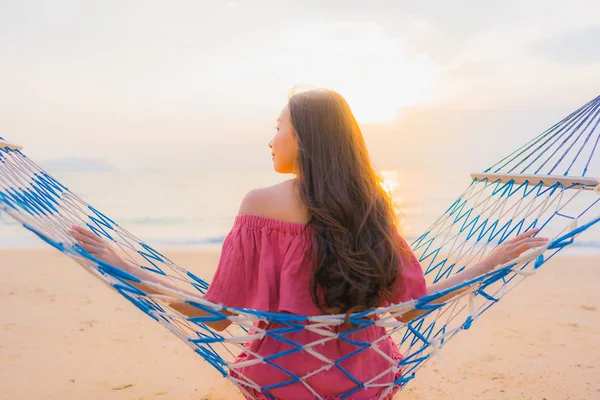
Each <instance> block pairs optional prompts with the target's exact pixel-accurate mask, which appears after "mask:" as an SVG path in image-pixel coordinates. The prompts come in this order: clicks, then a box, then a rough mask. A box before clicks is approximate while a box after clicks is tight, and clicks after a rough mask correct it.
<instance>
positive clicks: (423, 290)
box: [392, 236, 427, 304]
mask: <svg viewBox="0 0 600 400" xmlns="http://www.w3.org/2000/svg"><path fill="white" fill-rule="evenodd" d="M398 238H399V241H400V244H401V248H402V256H401V258H400V259H401V261H400V263H399V266H398V268H399V269H398V278H397V279H396V285H395V287H394V294H393V297H392V304H398V303H403V302H405V301H409V300H415V299H418V298H420V297H423V296H425V295H426V294H427V283H426V282H425V276H424V275H423V268H422V267H421V264H420V263H419V261H418V260H417V257H416V256H415V254H414V253H413V251H412V250H411V248H410V246H409V245H408V244H407V243H406V241H405V240H404V239H403V238H402V237H400V236H398Z"/></svg>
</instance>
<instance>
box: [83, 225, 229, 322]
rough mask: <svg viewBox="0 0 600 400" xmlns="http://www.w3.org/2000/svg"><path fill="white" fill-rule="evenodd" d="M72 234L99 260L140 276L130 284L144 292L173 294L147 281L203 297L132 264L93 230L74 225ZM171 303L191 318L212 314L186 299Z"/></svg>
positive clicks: (227, 313) (226, 313)
mask: <svg viewBox="0 0 600 400" xmlns="http://www.w3.org/2000/svg"><path fill="white" fill-rule="evenodd" d="M71 234H72V235H73V237H74V238H75V239H77V242H78V243H79V245H80V246H81V247H83V249H84V250H85V251H87V252H88V253H90V254H91V255H92V256H94V257H96V258H97V259H99V260H102V261H104V262H106V263H108V264H110V265H114V266H115V267H117V268H120V269H122V270H123V271H125V272H127V273H129V274H131V275H133V276H135V277H137V278H139V279H140V280H141V281H142V282H134V281H131V280H129V281H128V282H129V284H130V285H132V286H134V287H136V288H138V289H140V290H141V291H143V292H144V293H147V294H167V295H168V294H171V293H170V292H168V291H161V290H160V288H157V287H155V286H153V285H148V284H147V283H146V282H151V283H157V284H159V285H161V286H163V287H165V288H166V289H167V290H169V289H171V290H173V291H177V292H181V293H184V294H186V295H188V296H193V297H200V298H201V297H202V296H200V295H199V293H197V292H190V291H187V290H185V289H182V288H180V287H179V286H177V285H174V284H172V283H170V282H166V281H164V280H162V279H159V278H158V277H157V276H156V275H155V274H152V273H150V272H146V271H144V270H143V269H141V268H138V267H137V266H136V265H133V264H131V263H130V262H128V261H127V260H125V259H124V258H122V257H121V256H120V255H119V253H118V252H117V251H116V250H115V249H114V248H113V247H112V246H111V245H110V244H109V243H107V242H106V241H105V240H104V239H102V238H100V237H98V236H97V235H96V234H94V233H93V232H91V231H89V230H88V229H85V228H82V227H80V226H73V227H72V228H71ZM169 305H170V306H171V308H173V309H174V310H177V311H179V312H180V313H182V314H183V315H186V316H188V317H190V318H193V317H205V316H210V315H212V314H210V313H208V312H206V311H204V310H201V309H199V308H197V307H194V306H192V305H191V304H188V303H186V302H185V301H173V302H169ZM220 312H222V313H223V314H225V315H233V314H232V313H230V312H227V311H223V310H222V311H220ZM230 324H231V321H229V320H227V319H225V320H222V321H216V322H206V323H205V325H208V326H210V327H211V328H213V329H215V330H217V331H222V330H224V329H225V328H227V327H228V326H229V325H230Z"/></svg>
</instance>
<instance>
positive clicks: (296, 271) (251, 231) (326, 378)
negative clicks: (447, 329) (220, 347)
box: [204, 214, 427, 400]
mask: <svg viewBox="0 0 600 400" xmlns="http://www.w3.org/2000/svg"><path fill="white" fill-rule="evenodd" d="M304 228H305V226H304V225H303V224H299V223H292V222H284V221H280V220H275V219H271V218H267V217H262V216H256V215H248V214H240V215H238V216H237V217H236V219H235V223H234V226H233V228H232V230H231V232H230V233H229V234H228V235H227V237H226V238H225V242H224V243H223V248H222V253H221V258H220V261H219V266H218V268H217V271H216V273H215V276H214V278H213V281H212V283H211V284H210V287H209V289H208V291H207V292H206V294H205V296H204V297H205V298H206V299H207V300H209V301H211V302H214V303H218V304H223V305H226V306H229V307H239V308H251V309H256V310H262V311H270V312H281V313H293V314H298V315H306V316H314V315H321V314H322V313H321V312H320V310H319V309H318V307H317V306H316V305H315V304H314V303H313V301H312V299H311V295H310V280H311V276H312V244H313V231H312V228H311V227H310V226H309V227H308V228H306V229H304ZM398 240H399V241H401V243H402V245H403V246H405V247H406V248H407V249H408V246H407V245H406V243H405V242H404V240H403V239H402V238H400V236H398ZM408 251H409V252H410V250H408ZM408 254H411V257H409V258H407V259H406V260H405V261H404V262H402V264H401V265H399V266H398V268H399V275H400V276H401V278H400V279H398V280H397V282H398V283H397V285H396V287H395V289H394V295H393V299H392V303H394V304H395V303H400V302H404V301H408V300H411V299H416V298H419V297H422V296H424V295H425V294H427V288H426V284H425V278H424V276H423V271H422V269H421V266H420V265H419V262H418V261H417V259H416V258H415V257H414V255H412V253H408ZM386 305H388V304H382V306H386ZM260 327H261V328H262V329H267V330H272V329H277V328H282V327H284V326H283V325H280V324H276V323H269V324H268V325H266V324H265V323H262V325H261V326H260ZM384 334H385V329H384V328H382V327H378V326H375V325H372V326H369V327H367V328H365V329H362V330H359V331H357V332H354V333H352V334H350V335H349V336H348V339H351V340H352V341H356V342H364V343H373V342H374V341H375V340H376V339H378V338H380V337H381V336H383V335H384ZM282 336H283V337H285V338H286V339H287V340H289V341H293V342H295V343H298V344H307V343H311V342H314V341H316V340H319V339H322V338H323V336H321V335H319V334H318V333H314V332H311V331H309V330H306V329H302V330H300V331H298V332H292V333H286V334H283V335H282ZM377 346H378V348H379V350H380V351H382V352H383V353H384V354H387V355H388V356H389V357H391V358H392V359H394V360H396V361H400V360H401V359H402V354H400V352H399V351H398V348H397V346H396V344H395V343H394V342H393V340H392V339H391V338H388V339H387V340H382V341H380V342H378V344H377ZM246 348H247V349H248V350H249V352H252V353H254V354H259V355H260V356H263V357H267V356H269V355H273V354H276V353H281V352H284V351H288V350H290V349H294V347H293V346H292V345H291V344H289V343H285V342H283V341H280V340H278V339H275V338H273V337H271V336H269V335H265V336H264V337H263V338H262V339H257V340H254V341H251V342H249V343H247V344H246ZM360 348H361V347H360V346H357V345H355V344H352V343H349V342H346V341H341V340H332V341H329V342H326V343H324V344H322V345H318V346H317V347H315V350H317V351H318V352H319V353H320V354H322V355H324V356H325V357H327V358H328V359H330V360H339V359H340V358H342V357H343V356H344V355H346V354H349V353H351V352H354V351H356V350H358V349H360ZM249 352H243V353H241V354H240V355H239V356H238V357H237V359H236V360H235V362H236V363H238V362H244V361H248V360H251V359H253V358H254V356H252V355H251V354H249ZM270 362H271V363H273V364H276V365H277V366H279V367H280V368H281V369H280V368H278V367H277V366H274V365H270V364H268V363H265V362H262V363H258V364H253V365H249V366H246V367H243V368H239V369H235V370H231V373H232V375H233V376H235V377H236V378H237V379H240V380H242V381H244V380H246V379H249V380H251V381H253V382H254V383H256V384H257V385H258V386H260V387H261V388H267V387H269V386H272V385H277V384H279V383H282V382H289V381H291V380H292V376H291V375H290V374H287V373H286V372H284V371H283V370H287V371H289V372H291V373H292V374H294V375H296V376H298V377H302V376H306V375H307V374H309V373H311V372H313V371H317V370H319V369H320V368H321V367H323V366H324V365H325V363H324V362H323V361H322V360H320V359H318V358H316V357H314V356H313V355H311V354H309V353H307V352H305V351H295V352H290V353H288V354H287V355H284V356H282V357H277V358H273V359H271V360H270ZM340 367H341V368H340ZM390 367H391V364H390V362H389V360H387V359H385V358H384V357H382V356H381V355H380V354H378V353H377V352H376V351H375V350H373V349H372V348H367V349H365V350H363V351H362V352H360V353H358V354H356V355H354V356H352V357H349V358H347V359H346V360H344V361H341V362H340V363H339V367H338V366H333V367H331V368H329V369H323V370H321V371H320V372H318V373H316V374H314V375H311V376H310V377H308V378H306V379H305V381H306V383H307V384H308V385H310V386H311V387H312V388H313V389H314V390H315V392H316V393H318V394H319V396H321V397H322V398H324V399H328V400H333V399H339V398H340V396H341V395H342V394H344V393H347V392H350V391H353V390H354V391H353V393H352V394H351V395H350V396H349V397H344V398H345V399H354V400H357V399H361V400H362V399H379V398H380V397H381V395H382V394H383V393H384V391H385V390H386V388H385V387H369V388H361V387H359V385H357V383H356V382H355V381H354V380H352V379H351V378H350V377H349V375H350V376H352V377H354V378H355V379H356V381H357V382H367V381H369V380H371V379H373V378H374V377H376V376H378V375H379V374H381V373H382V372H384V371H386V370H388V369H390ZM342 369H343V370H345V372H346V373H347V374H346V373H345V372H344V371H343V370H342ZM236 371H237V373H236ZM400 374H401V371H398V372H396V373H394V372H392V371H389V372H387V373H386V374H384V375H383V376H382V377H380V378H379V379H378V380H377V381H375V383H390V382H394V381H395V379H397V378H398V377H399V376H400ZM242 386H244V388H245V389H246V390H247V391H248V392H249V393H250V394H251V395H252V396H253V397H254V398H257V399H272V398H276V399H285V400H288V399H312V398H315V396H314V394H312V393H311V392H310V391H309V389H308V388H307V387H306V386H305V385H304V384H303V383H302V382H296V383H292V384H287V385H283V386H279V387H275V388H272V389H268V390H267V392H268V393H269V395H270V396H271V397H269V396H267V395H266V394H265V393H264V392H261V391H257V390H253V389H252V388H250V387H248V386H246V385H242ZM357 388H358V389H357ZM398 388H399V387H396V388H395V390H394V391H393V392H392V393H390V394H389V395H388V396H385V397H386V398H391V397H392V395H393V393H394V392H396V391H397V389H398ZM356 389H357V390H356Z"/></svg>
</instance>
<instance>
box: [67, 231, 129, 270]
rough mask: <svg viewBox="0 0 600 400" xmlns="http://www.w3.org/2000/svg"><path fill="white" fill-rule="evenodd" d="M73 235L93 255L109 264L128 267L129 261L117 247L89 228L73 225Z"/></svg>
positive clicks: (122, 267) (123, 267)
mask: <svg viewBox="0 0 600 400" xmlns="http://www.w3.org/2000/svg"><path fill="white" fill-rule="evenodd" d="M71 235H73V237H74V238H75V239H77V242H78V243H79V245H80V246H81V247H83V249H84V250H85V251H87V252H88V253H90V254H91V255H93V256H94V257H96V258H97V259H99V260H102V261H104V262H105V263H107V264H110V265H114V266H115V267H118V268H121V269H125V270H126V269H127V263H126V262H125V260H123V258H121V256H119V254H118V253H117V252H116V251H115V249H114V248H113V247H112V246H111V245H110V244H109V243H108V242H107V241H106V240H104V239H102V238H101V237H99V236H98V235H96V234H95V233H94V232H92V231H90V230H89V229H85V228H82V227H81V226H73V227H71Z"/></svg>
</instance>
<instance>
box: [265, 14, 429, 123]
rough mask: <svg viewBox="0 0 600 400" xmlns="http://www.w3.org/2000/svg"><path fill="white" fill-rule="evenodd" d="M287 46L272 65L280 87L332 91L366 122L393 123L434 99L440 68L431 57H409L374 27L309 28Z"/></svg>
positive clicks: (294, 32) (286, 42) (287, 40)
mask: <svg viewBox="0 0 600 400" xmlns="http://www.w3.org/2000/svg"><path fill="white" fill-rule="evenodd" d="M282 44H284V45H285V50H283V51H282V52H279V53H278V55H277V56H276V57H274V58H273V59H271V60H270V62H269V63H270V64H275V66H276V68H277V70H278V78H279V81H280V83H282V84H283V86H284V87H289V86H294V85H297V84H304V83H310V84H311V85H314V86H317V87H323V88H328V89H333V90H335V91H337V92H339V93H340V94H342V96H344V97H345V98H346V99H347V100H348V103H349V104H350V107H351V108H352V111H353V112H354V115H355V116H356V119H357V120H358V121H359V122H361V123H382V122H389V121H392V120H393V119H395V118H396V116H397V115H398V110H399V109H401V108H402V107H406V106H410V105H415V104H418V103H422V102H424V101H427V100H428V99H430V98H431V96H432V91H433V88H434V84H435V80H436V78H437V76H438V74H439V69H440V68H439V67H438V66H437V65H436V64H435V63H434V62H433V61H432V60H431V59H430V58H429V57H428V56H427V55H418V56H413V57H409V56H408V55H407V54H406V52H405V51H404V45H403V42H402V40H400V38H396V37H392V36H389V35H387V34H386V32H385V30H384V29H383V27H381V26H380V25H378V24H374V23H354V22H347V23H336V24H315V25H308V26H306V25H305V26H303V27H301V28H300V27H298V28H297V29H295V30H292V31H290V33H289V34H288V35H286V36H285V37H284V38H282Z"/></svg>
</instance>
